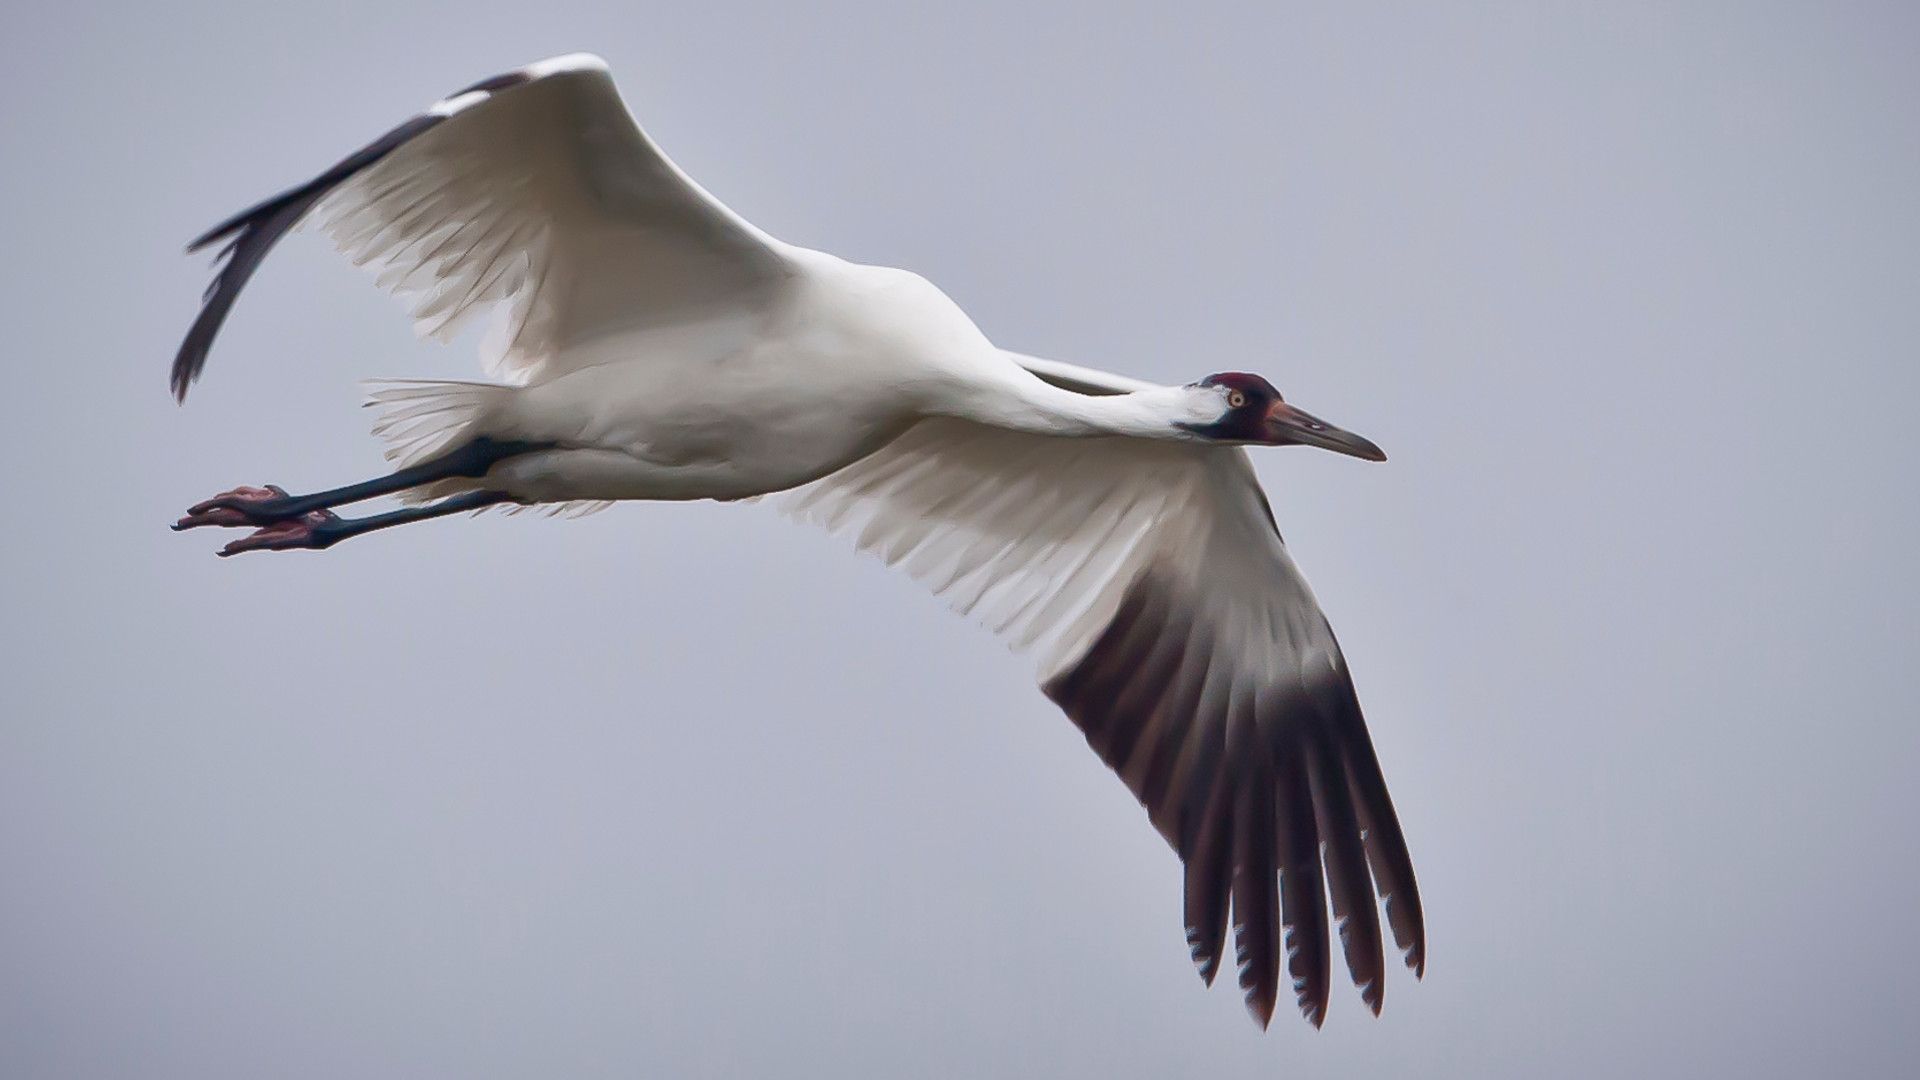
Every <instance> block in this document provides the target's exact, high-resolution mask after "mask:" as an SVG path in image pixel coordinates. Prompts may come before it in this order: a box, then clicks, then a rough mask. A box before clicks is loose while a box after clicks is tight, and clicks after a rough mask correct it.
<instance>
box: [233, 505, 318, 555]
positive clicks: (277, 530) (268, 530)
mask: <svg viewBox="0 0 1920 1080" xmlns="http://www.w3.org/2000/svg"><path fill="white" fill-rule="evenodd" d="M339 522H340V515H338V514H335V513H334V512H333V511H331V510H311V511H308V512H307V513H305V514H302V515H300V516H299V517H297V518H295V519H293V520H292V521H276V522H274V523H273V524H271V525H267V526H265V527H263V528H260V529H256V530H254V531H253V532H251V533H248V534H247V535H246V536H243V537H241V538H240V539H238V540H235V541H234V542H232V543H230V544H228V545H227V546H226V547H223V548H221V549H220V552H219V554H220V557H221V558H223V559H224V558H226V557H227V556H229V555H238V554H240V553H241V552H243V551H301V550H308V551H320V550H322V549H324V548H326V547H327V546H328V545H330V544H332V543H333V542H334V540H335V539H337V537H336V536H335V535H333V529H332V528H331V527H332V526H334V525H337V524H338V523H339ZM208 524H213V523H212V522H208Z"/></svg>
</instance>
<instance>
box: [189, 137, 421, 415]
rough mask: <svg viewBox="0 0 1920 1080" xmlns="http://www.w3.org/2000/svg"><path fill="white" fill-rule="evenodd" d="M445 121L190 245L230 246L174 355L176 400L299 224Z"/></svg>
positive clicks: (378, 146)
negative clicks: (237, 304) (252, 281)
mask: <svg viewBox="0 0 1920 1080" xmlns="http://www.w3.org/2000/svg"><path fill="white" fill-rule="evenodd" d="M444 119H445V117H444V116H441V115H439V114H436V113H431V112H429V113H422V114H420V115H419V116H415V117H414V118H412V119H411V120H408V121H407V122H406V123H404V124H401V125H400V126H399V127H396V128H394V129H393V130H392V131H389V132H387V133H386V134H385V135H382V136H381V137H380V138H378V139H375V140H374V141H373V142H370V143H368V144H367V145H366V146H363V147H361V148H360V149H359V150H356V151H354V152H353V153H352V154H349V155H347V156H346V157H345V158H343V159H341V161H340V162H339V163H338V164H336V165H335V166H334V167H333V168H331V169H328V170H327V171H326V172H324V173H321V174H320V175H319V176H317V177H315V178H314V179H312V180H310V181H308V182H307V183H305V184H302V185H300V186H299V187H296V188H290V189H288V190H286V191H283V192H281V193H280V194H278V195H275V196H274V197H273V198H271V199H267V200H265V201H263V202H259V203H255V204H254V205H253V206H250V207H248V208H247V209H245V210H242V211H240V212H239V213H238V214H235V215H233V216H232V217H230V218H228V219H227V220H225V221H223V222H221V223H220V224H218V225H215V226H214V227H213V228H211V229H208V230H207V231H206V232H204V233H202V234H200V235H199V236H198V237H196V238H194V240H193V241H192V242H191V243H189V244H188V245H187V253H188V254H193V253H194V252H197V251H201V250H204V249H205V248H207V247H209V246H211V245H213V244H216V243H219V242H220V241H222V240H227V241H228V244H227V246H226V248H224V249H223V250H222V251H221V252H220V254H219V256H218V257H217V258H216V259H215V260H214V262H215V267H214V276H213V282H212V283H211V284H210V285H208V287H207V291H206V292H205V293H204V294H203V295H202V296H201V299H200V314H199V315H198V316H197V317H196V318H195V319H194V321H193V326H192V327H191V328H190V329H189V330H188V331H187V336H186V339H185V340H184V341H182V342H181V344H180V351H179V352H177V353H175V354H174V358H173V368H172V370H171V372H170V373H169V375H168V379H167V384H168V386H169V387H170V388H171V389H172V391H173V396H174V400H176V401H179V402H182V403H184V402H185V401H186V400H187V388H188V387H190V386H192V385H193V382H194V380H195V379H198V378H199V377H200V372H201V370H202V369H203V368H205V367H206V364H207V353H208V351H209V350H211V349H212V348H213V339H214V336H215V335H216V334H218V333H219V332H220V324H221V323H222V322H224V321H225V320H226V317H227V312H228V311H230V310H231V309H232V308H233V302H234V300H235V299H237V298H238V297H239V295H240V290H241V289H242V288H244V287H245V286H246V284H247V280H248V279H249V278H251V277H252V276H253V272H254V271H255V270H256V269H258V268H259V266H260V261H261V260H262V259H264V258H266V256H267V252H268V251H271V250H272V249H273V246H274V245H275V244H277V243H279V242H280V238H281V237H283V236H285V235H286V234H287V233H288V232H290V231H292V229H293V227H294V225H296V224H298V223H299V221H300V219H301V218H302V217H305V216H306V214H307V211H309V210H311V209H313V207H314V206H315V204H317V203H319V201H320V200H321V199H323V198H325V197H326V195H327V193H328V192H330V191H332V190H334V189H335V188H337V187H339V186H340V185H341V184H342V183H345V182H346V181H347V180H348V179H350V178H351V177H353V176H354V175H355V174H356V173H358V172H360V171H361V170H363V169H365V168H367V167H368V166H370V165H372V164H373V163H375V162H377V161H379V160H380V159H381V158H384V157H386V156H387V155H388V154H390V153H392V152H393V151H394V150H396V149H398V148H399V147H401V146H402V145H404V144H406V143H407V142H408V141H409V140H411V139H412V138H414V137H415V136H417V135H419V134H420V133H421V132H423V131H426V130H427V129H428V128H431V127H433V126H434V125H435V124H438V123H440V122H441V121H442V120H444Z"/></svg>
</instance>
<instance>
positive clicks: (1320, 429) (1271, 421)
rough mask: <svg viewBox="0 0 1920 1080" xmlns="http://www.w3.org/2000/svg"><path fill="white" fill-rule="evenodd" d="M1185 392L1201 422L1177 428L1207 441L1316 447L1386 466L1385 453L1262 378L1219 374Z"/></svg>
mask: <svg viewBox="0 0 1920 1080" xmlns="http://www.w3.org/2000/svg"><path fill="white" fill-rule="evenodd" d="M1187 390H1188V391H1189V392H1191V393H1192V394H1193V395H1194V397H1193V406H1194V409H1195V412H1196V414H1197V415H1198V417H1199V419H1197V420H1195V421H1192V422H1185V423H1182V424H1180V425H1179V426H1180V427H1182V428H1184V429H1185V430H1187V431H1190V432H1192V433H1193V434H1195V435H1198V436H1199V437H1201V438H1203V439H1209V440H1212V441H1215V442H1229V443H1245V444H1252V445H1257V446H1317V447H1320V448H1321V449H1322V450H1332V451H1334V452H1335V453H1340V454H1347V455H1349V456H1352V457H1357V458H1364V459H1366V460H1367V461H1385V460H1387V455H1386V453H1385V452H1383V451H1382V450H1381V449H1380V448H1379V447H1378V446H1375V445H1374V444H1373V443H1372V441H1370V440H1368V439H1364V438H1361V437H1360V436H1358V435H1355V434H1354V433H1353V432H1351V431H1342V430H1340V429H1339V428H1337V427H1334V426H1333V425H1332V424H1329V423H1327V422H1326V421H1324V420H1322V419H1320V418H1319V417H1317V416H1314V415H1313V414H1311V413H1309V412H1307V411H1305V410H1303V409H1300V408H1297V407H1295V406H1293V405H1289V404H1287V402H1286V399H1284V398H1282V397H1281V396H1280V391H1278V390H1275V389H1274V388H1273V384H1272V383H1270V382H1268V381H1267V380H1265V379H1263V378H1261V377H1260V376H1258V375H1249V374H1247V373H1246V372H1242V371H1226V372H1221V373H1219V374H1217V375H1209V376H1207V377H1206V378H1204V379H1201V380H1200V381H1199V382H1197V383H1192V384H1189V385H1188V387H1187Z"/></svg>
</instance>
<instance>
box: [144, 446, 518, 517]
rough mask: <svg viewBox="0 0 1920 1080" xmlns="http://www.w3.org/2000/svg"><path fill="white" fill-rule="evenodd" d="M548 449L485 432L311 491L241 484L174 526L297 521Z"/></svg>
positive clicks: (480, 472) (473, 475) (477, 474)
mask: <svg viewBox="0 0 1920 1080" xmlns="http://www.w3.org/2000/svg"><path fill="white" fill-rule="evenodd" d="M544 448H545V447H544V445H543V444H540V443H531V442H518V441H511V440H508V441H503V440H499V439H489V438H487V437H485V436H482V437H480V438H477V439H474V440H472V441H470V442H467V443H464V444H462V445H460V446H458V447H456V448H454V449H453V450H450V451H448V452H446V453H444V454H441V455H440V456H439V457H436V458H433V459H431V460H429V461H423V462H421V463H420V464H418V465H409V466H407V467H406V468H404V469H399V470H397V471H395V472H392V473H389V474H388V475H386V476H382V477H378V478H376V479H373V480H367V481H363V482H361V483H358V484H348V485H347V486H345V487H337V488H333V489H330V490H328V491H317V492H314V493H313V494H311V495H289V494H287V493H286V491H285V490H283V489H281V488H279V487H275V486H274V485H272V484H269V485H267V486H266V487H263V488H257V487H238V488H234V489H233V490H232V491H224V492H221V493H220V494H218V495H215V496H214V497H213V498H211V499H208V500H206V501H205V502H200V503H195V504H194V505H192V506H190V507H188V508H187V516H186V517H183V518H181V519H180V520H179V521H177V522H174V525H173V528H174V530H175V531H176V532H177V531H179V530H181V529H196V528H199V527H200V526H202V525H253V526H256V527H258V526H266V525H273V524H277V523H281V522H299V521H301V520H303V519H305V517H306V516H307V515H309V514H311V513H313V512H314V511H317V510H325V509H327V508H329V507H334V506H344V505H346V504H347V503H355V502H360V501H362V500H363V499H372V498H376V497H378V496H381V495H391V494H393V493H394V492H397V491H405V490H407V489H408V488H415V487H419V486H420V485H422V484H431V483H433V482H434V481H436V480H452V479H456V478H466V479H475V480H477V479H479V478H481V477H483V476H485V475H487V471H488V470H489V469H491V468H493V466H494V465H495V464H497V463H499V462H500V461H502V460H504V459H506V458H510V457H514V456H516V455H518V454H524V453H527V452H528V451H530V450H540V449H544ZM369 520H371V519H369Z"/></svg>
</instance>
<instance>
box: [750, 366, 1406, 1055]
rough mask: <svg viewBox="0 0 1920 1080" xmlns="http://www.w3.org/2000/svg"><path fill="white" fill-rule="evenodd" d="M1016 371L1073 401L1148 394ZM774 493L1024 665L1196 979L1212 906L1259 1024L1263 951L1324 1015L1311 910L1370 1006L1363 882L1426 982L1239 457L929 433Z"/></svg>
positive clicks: (1381, 839) (1290, 572) (1284, 567)
mask: <svg viewBox="0 0 1920 1080" xmlns="http://www.w3.org/2000/svg"><path fill="white" fill-rule="evenodd" d="M1014 359H1016V360H1018V361H1019V362H1021V363H1022V364H1024V365H1026V366H1027V367H1028V368H1029V370H1032V371H1033V372H1034V373H1035V374H1037V375H1040V376H1041V377H1042V378H1045V379H1047V380H1049V381H1051V382H1054V383H1055V384H1056V385H1060V386H1063V387H1066V388H1068V389H1073V390H1078V391H1080V392H1082V393H1122V392H1125V391H1127V390H1129V389H1135V388H1137V387H1138V386H1144V385H1146V384H1135V383H1133V382H1132V381H1131V380H1126V379H1121V378H1119V377H1117V376H1108V375H1105V374H1104V373H1101V372H1095V371H1090V370H1088V369H1084V368H1076V367H1072V366H1071V365H1065V364H1058V363H1055V362H1053V361H1042V360H1036V359H1033V358H1028V357H1019V356H1016V357H1014ZM786 499H787V502H786V508H787V509H788V510H790V511H791V512H793V513H795V514H796V515H797V516H799V517H801V518H802V519H805V520H810V521H814V522H817V523H819V524H822V525H825V526H826V527H828V528H830V529H835V530H841V531H845V532H848V533H851V534H852V535H854V536H855V537H856V540H857V543H858V545H859V546H860V547H861V548H862V549H864V550H868V551H872V552H875V553H877V554H878V555H880V557H881V558H883V559H885V560H886V561H887V562H888V563H889V564H894V565H898V566H900V567H901V568H903V569H904V570H906V572H907V573H908V574H910V575H912V576H913V577H914V578H915V579H917V580H919V581H921V582H922V583H924V584H926V585H928V586H929V587H931V588H932V589H933V590H934V591H935V592H936V593H939V594H941V595H943V596H945V597H947V598H948V599H949V601H950V602H951V603H952V604H953V606H954V607H955V608H957V609H958V610H960V611H961V612H962V613H966V614H971V615H974V616H977V617H978V618H980V619H981V620H982V621H984V622H985V623H986V624H987V625H988V626H989V627H991V628H992V629H993V630H995V631H996V632H998V633H1000V634H1003V635H1006V636H1007V637H1008V639H1009V640H1010V641H1011V642H1012V643H1013V644H1014V645H1015V646H1016V647H1028V646H1034V647H1037V648H1038V649H1039V650H1040V652H1041V656H1042V661H1041V667H1042V673H1043V674H1042V679H1043V689H1044V690H1045V692H1046V694H1047V696H1049V697H1050V698H1052V699H1053V700H1054V701H1055V702H1056V703H1057V704H1059V706H1060V707H1061V708H1062V709H1063V710H1065V712H1066V714H1067V715H1068V716H1069V717H1070V718H1072V720H1073V721H1074V723H1075V724H1077V725H1079V727H1080V729H1081V731H1082V732H1084V733H1085V735H1086V737H1087V742H1088V744H1089V745H1090V746H1092V747H1093V749H1094V750H1095V752H1097V753H1098V754H1099V755H1100V756H1101V758H1102V760H1104V761H1105V762H1106V763H1107V764H1108V765H1109V766H1110V767H1112V768H1113V769H1114V771H1115V772H1117V773H1119V774H1120V778H1121V779H1122V780H1124V781H1125V782H1126V784H1127V786H1128V788H1130V789H1131V790H1132V791H1133V794H1134V795H1135V797H1137V798H1138V799H1139V800H1140V801H1141V803H1142V804H1143V805H1144V806H1145V807H1146V810H1147V815H1148V818H1149V820H1151V821H1152V822H1153V825H1154V827H1155V828H1157V829H1159V830H1160V833H1161V835H1162V836H1164V837H1165V838H1166V840H1167V842H1168V843H1169V844H1171V845H1172V846H1173V848H1174V850H1175V851H1176V852H1177V853H1178V854H1179V856H1180V858H1181V860H1182V861H1183V862H1184V863H1185V868H1186V890H1185V897H1186V901H1185V908H1186V924H1187V937H1188V941H1189V943H1190V945H1191V946H1192V950H1193V957H1194V961H1195V963H1196V964H1198V965H1199V968H1200V973H1201V975H1202V977H1203V978H1205V979H1206V980H1207V981H1208V982H1211V981H1212V979H1213V976H1214V974H1215V972H1216V971H1217V970H1218V967H1219V962H1220V956H1221V952H1222V949H1223V947H1224V942H1225V937H1226V929H1227V926H1228V915H1229V909H1231V911H1232V922H1233V925H1234V928H1235V946H1236V953H1237V956H1238V960H1239V964H1240V984H1241V987H1242V988H1243V989H1244V990H1245V992H1246V995H1247V1003H1248V1007H1249V1008H1250V1009H1251V1010H1252V1011H1253V1013H1254V1016H1255V1018H1256V1019H1257V1020H1259V1022H1260V1023H1261V1024H1262V1025H1263V1026H1264V1025H1265V1024H1266V1023H1267V1022H1268V1021H1269V1020H1270V1019H1271V1017H1272V1014H1273V1009H1274V1003H1275V999H1276V996H1277V994H1278V987H1279V972H1280V965H1281V958H1282V956H1283V955H1284V956H1285V957H1286V958H1287V969H1288V974H1289V976H1290V977H1291V979H1292V982H1293V986H1294V991H1295V995H1296V997H1297V999H1298V1003H1299V1006H1300V1009H1301V1011H1302V1012H1303V1013H1304V1014H1305V1015H1306V1017H1307V1018H1308V1019H1309V1020H1310V1021H1312V1022H1313V1023H1315V1024H1316V1025H1317V1024H1318V1023H1320V1021H1321V1020H1322V1018H1323V1017H1324V1015H1325V1011H1326V1005H1327V996H1328V983H1329V968H1330V964H1329V958H1328V948H1329V946H1328V925H1327V907H1328V901H1329V899H1331V904H1332V911H1333V916H1334V919H1335V923H1336V925H1337V926H1338V927H1339V933H1340V938H1341V941H1342V943H1343V945H1344V948H1345V954H1346V962H1347V967H1348V969H1349V971H1350V972H1351V974H1352V976H1353V980H1354V982H1355V983H1356V985H1358V986H1359V987H1360V990H1361V996H1362V998H1363V999H1364V1000H1365V1001H1366V1003H1367V1005H1368V1006H1369V1007H1370V1008H1372V1009H1373V1010H1374V1011H1375V1012H1378V1011H1379V1008H1380V1003H1381V994H1382V982H1383V975H1384V971H1383V967H1384V965H1383V960H1382V945H1381V934H1380V925H1379V918H1378V914H1377V912H1376V909H1375V901H1374V893H1375V890H1376V888H1377V890H1378V893H1379V895H1380V897H1381V898H1382V899H1384V900H1385V902H1386V912H1387V921H1388V924H1389V926H1390V927H1391V929H1392V933H1393V937H1394V940H1395V942H1396V943H1397V944H1398V946H1399V947H1400V949H1401V950H1402V951H1403V952H1404V953H1405V959H1406V962H1407V965H1408V966H1409V967H1411V968H1412V969H1413V970H1414V971H1415V972H1416V973H1417V972H1420V971H1422V970H1423V969H1424V966H1425V931H1424V929H1423V925H1422V920H1421V912H1420V898H1419V892H1418V889H1417V888H1416V886H1415V883H1414V877H1413V866H1412V862H1411V860H1410V858H1409V857H1408V854H1407V849H1406V843H1405V841H1404V840H1403V839H1402V837H1401V833H1400V826H1399V821H1398V819H1397V818H1396V817H1395V815H1394V811H1393V803H1392V801H1391V800H1390V799H1389V798H1388V796H1387V788H1386V783H1385V781H1384V780H1383V778H1382V777H1381V773H1380V766H1379V763H1378V761H1377V760H1376V759H1375V756H1374V751H1373V745H1372V742H1371V741H1370V740H1369V738H1368V736H1367V730H1366V725H1365V721H1364V720H1363V719H1362V717H1361V713H1360V704H1359V701H1358V699H1357V698H1356V697H1355V695H1354V689H1353V682H1352V679H1351V677H1350V676H1349V674H1348V671H1347V666H1346V662H1345V660H1344V659H1343V658H1342V656H1341V654H1340V647H1339V645H1338V643H1337V642H1335V640H1334V637H1333V632H1332V630H1331V629H1330V628H1329V627H1328V625H1327V620H1326V618H1325V616H1324V615H1322V614H1321V611H1320V608H1319V606H1318V605H1317V604H1316V603H1315V601H1314V598H1313V595H1312V593H1311V592H1309V591H1308V589H1307V586H1306V583H1305V582H1304V581H1303V580H1302V579H1301V577H1300V574H1299V571H1298V570H1296V569H1295V567H1294V564H1293V561H1292V559H1291V558H1289V557H1288V555H1287V551H1286V548H1285V546H1284V545H1283V544H1282V542H1281V539H1280V535H1279V533H1278V532H1277V531H1276V529H1275V527H1274V523H1273V517H1272V514H1271V511H1270V510H1269V509H1268V506H1267V502H1266V498H1265V496H1264V495H1262V493H1261V491H1260V488H1259V484H1258V482H1257V480H1256V479H1255V477H1254V474H1253V470H1252V467H1251V464H1250V463H1249V462H1248V460H1247V457H1246V454H1245V453H1244V452H1243V451H1241V450H1239V449H1228V448H1222V447H1208V446H1196V445H1189V444H1181V443H1170V442H1155V441H1148V440H1140V439H1123V438H1114V439H1064V438H1048V437H1045V436H1038V435H1027V434H1023V433H1017V432H1010V431H1006V430H1003V429H1000V428H993V427H987V426H983V425H979V424H974V423H970V422H967V421H963V420H955V419H934V420H927V421H923V422H921V423H920V424H919V425H918V426H916V427H915V428H913V429H912V430H910V431H909V432H907V433H906V434H905V435H903V436H902V437H901V438H899V439H898V440H896V441H895V442H894V443H892V444H891V445H889V446H888V447H887V448H885V449H884V450H882V451H880V452H879V453H876V454H875V455H873V456H872V457H870V458H867V459H865V460H863V461H861V462H859V463H857V464H855V465H853V466H852V467H850V468H848V469H846V470H844V471H842V472H840V473H837V474H835V475H833V476H830V477H828V478H826V479H825V480H822V481H818V482H816V483H815V484H812V485H810V486H808V487H805V488H801V489H799V490H798V491H797V492H795V493H794V494H792V495H790V496H787V497H786Z"/></svg>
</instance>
